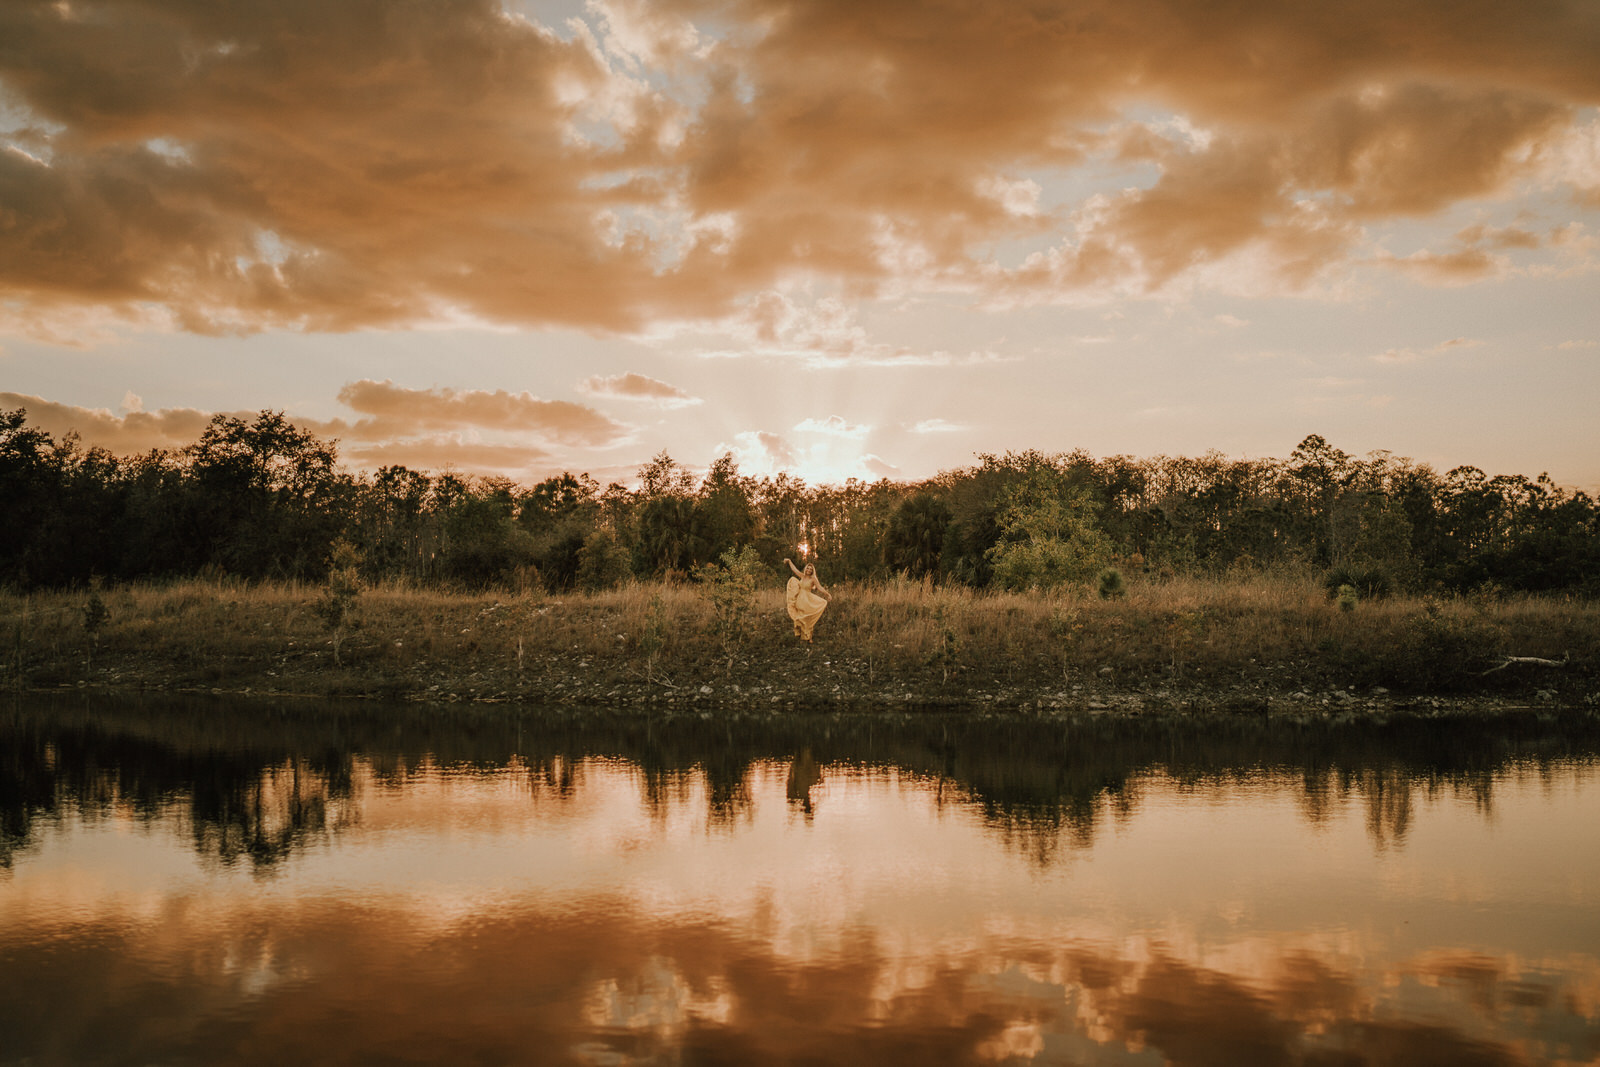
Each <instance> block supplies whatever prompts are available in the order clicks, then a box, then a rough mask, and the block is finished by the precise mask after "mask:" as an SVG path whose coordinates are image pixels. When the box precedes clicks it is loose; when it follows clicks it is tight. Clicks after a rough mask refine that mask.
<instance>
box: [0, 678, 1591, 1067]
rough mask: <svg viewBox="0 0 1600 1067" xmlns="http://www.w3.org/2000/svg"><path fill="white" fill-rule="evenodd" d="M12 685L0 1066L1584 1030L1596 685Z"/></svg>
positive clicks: (1334, 1041) (1210, 1059) (1445, 1046)
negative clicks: (847, 709)
mask: <svg viewBox="0 0 1600 1067" xmlns="http://www.w3.org/2000/svg"><path fill="white" fill-rule="evenodd" d="M7 699H8V700H9V703H4V704H0V1063H3V1064H209V1063H238V1064H255V1063H261V1064H267V1063H271V1064H282V1063H298V1062H314V1063H334V1064H340V1063H351V1064H355V1063H471V1064H522V1063H529V1064H544V1063H550V1064H656V1063H661V1064H690V1063H693V1064H702V1063H703V1064H721V1063H728V1064H736V1063H739V1064H742V1063H754V1064H767V1063H809V1064H842V1063H873V1064H893V1063H907V1064H912V1063H915V1064H930V1063H957V1064H959V1063H985V1064H989V1063H1032V1064H1140V1065H1145V1064H1150V1065H1154V1064H1169V1063H1170V1064H1216V1065H1239V1064H1303V1065H1320V1067H1333V1065H1341V1067H1343V1065H1357V1064H1373V1065H1379V1064H1381V1065H1396V1067H1398V1065H1429V1064H1440V1065H1443V1064H1449V1065H1469V1067H1470V1065H1478V1064H1482V1065H1501V1064H1505V1065H1511V1064H1585V1063H1587V1064H1593V1063H1597V1062H1600V715H1597V713H1595V712H1593V711H1581V710H1565V711H1563V710H1549V711H1541V712H1538V713H1535V712H1532V711H1521V712H1514V713H1505V714H1501V715H1498V716H1491V715H1484V716H1467V715H1452V716H1450V717H1444V718H1439V717H1430V716H1428V715H1421V714H1418V715H1400V714H1395V715H1390V716H1388V717H1387V718H1385V719H1383V720H1381V721H1373V720H1368V719H1362V718H1360V717H1358V716H1353V715H1349V716H1344V717H1326V716H1323V717H1317V716H1307V717H1305V718H1303V719H1295V718H1289V717H1282V716H1277V717H1271V718H1265V717H1262V716H1259V715H1242V714H1241V715H1237V716H1228V715H1213V716H1206V717H1203V718H1202V717H1193V718H1186V717H1180V716H1170V717H1159V716H1152V717H1137V718H1108V717H1104V716H1101V717H1095V716H1091V715H1089V714H1087V713H1085V714H1083V715H1081V716H1067V717H1063V718H1054V719H1041V718H1035V717H1023V716H1008V715H1001V714H980V713H973V714H971V715H965V716H954V715H948V714H914V713H904V714H893V715H888V714H885V715H877V716H872V715H836V716H811V715H805V716H795V715H789V716H785V715H777V714H768V713H766V712H765V711H757V710H755V709H752V710H751V712H750V713H748V714H722V713H719V714H717V715H714V716H710V715H708V716H701V715H698V714H695V715H688V714H680V715H677V716H673V717H667V716H663V715H661V714H654V715H651V714H647V713H645V712H642V711H628V712H621V711H619V712H604V711H600V712H594V713H576V712H573V711H571V710H565V711H555V710H552V711H547V712H539V711H531V710H519V709H509V708H506V707H488V708H485V707H461V708H457V707H447V708H432V709H430V708H421V707H417V706H413V705H396V706H382V705H373V704H370V703H368V704H362V705H359V706H351V705H347V704H320V703H307V702H273V701H245V700H229V699H224V698H198V697H196V698H168V699H161V700H155V699H149V700H146V699H138V700H135V699H131V698H122V699H112V698H106V697H89V696H83V695H78V694H72V695H66V696H62V697H59V698H55V697H52V698H49V699H46V698H44V697H30V696H23V697H18V698H7Z"/></svg>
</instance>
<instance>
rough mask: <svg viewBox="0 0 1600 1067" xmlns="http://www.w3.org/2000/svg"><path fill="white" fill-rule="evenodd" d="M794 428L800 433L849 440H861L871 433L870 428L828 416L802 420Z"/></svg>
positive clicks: (841, 417) (837, 416)
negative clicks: (846, 438) (819, 434)
mask: <svg viewBox="0 0 1600 1067" xmlns="http://www.w3.org/2000/svg"><path fill="white" fill-rule="evenodd" d="M794 428H795V429H796V430H797V431H799V432H800V433H821V434H828V435H829V436H831V437H850V438H862V437H865V436H866V435H867V434H869V433H871V432H872V427H870V426H862V425H857V424H853V423H850V422H847V421H846V420H845V419H844V417H843V416H841V415H829V416H828V417H827V418H825V419H817V418H808V419H802V420H800V421H799V422H798V423H796V424H795V427H794Z"/></svg>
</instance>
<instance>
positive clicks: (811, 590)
mask: <svg viewBox="0 0 1600 1067" xmlns="http://www.w3.org/2000/svg"><path fill="white" fill-rule="evenodd" d="M784 562H785V563H787V564H789V569H790V570H791V571H793V572H794V577H793V578H790V579H789V595H788V602H789V618H791V619H793V620H794V635H795V636H796V637H798V638H800V640H802V641H805V642H806V643H807V644H809V643H810V642H811V628H812V627H813V626H815V625H816V624H817V620H818V619H820V618H822V613H823V612H824V611H825V610H827V607H828V601H830V600H832V599H833V596H832V594H830V593H829V592H828V591H827V590H826V589H824V588H823V587H822V583H821V582H819V581H818V580H817V568H816V566H815V565H814V564H811V563H807V564H806V569H805V570H801V569H800V568H798V567H796V566H795V565H794V562H793V561H792V560H789V559H785V560H784Z"/></svg>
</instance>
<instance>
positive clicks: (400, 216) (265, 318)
mask: <svg viewBox="0 0 1600 1067" xmlns="http://www.w3.org/2000/svg"><path fill="white" fill-rule="evenodd" d="M73 11H74V9H73V8H71V7H68V6H64V5H51V4H43V3H38V4H9V5H5V6H4V7H3V8H0V40H5V41H6V42H7V44H8V46H9V47H7V48H6V50H5V51H4V53H3V54H0V91H4V92H5V93H6V95H7V97H8V104H9V105H10V106H9V107H8V110H7V114H8V118H7V122H8V124H9V127H8V128H7V129H5V130H4V131H0V142H3V149H0V203H3V204H5V206H6V214H5V217H4V222H3V227H4V230H3V236H4V240H3V241H0V291H3V292H4V294H5V305H6V310H5V312H4V317H5V322H6V325H7V328H14V329H26V330H27V331H29V332H30V333H31V334H32V335H34V336H48V337H55V338H59V339H69V340H70V339H80V340H84V339H87V340H90V341H92V340H93V338H95V337H97V336H103V334H100V333H97V332H96V331H103V330H105V329H108V328H111V326H112V325H116V324H121V323H141V324H143V325H144V326H145V327H152V326H153V327H156V328H170V329H180V330H187V331H192V332H198V333H208V334H219V333H239V332H249V331H254V330H262V329H276V328H289V329H304V330H352V329H359V328H367V327H380V328H385V327H398V326H406V325H413V324H417V323H421V322H427V321H439V320H448V321H488V322H498V323H513V324H526V325H566V326H575V327H579V328H583V329H587V330H593V331H601V332H624V333H632V332H638V331H643V330H648V329H650V328H652V327H653V326H656V325H658V324H660V323H663V322H667V321H674V322H683V321H717V320H720V319H723V318H726V317H727V316H730V315H734V314H736V313H738V312H739V311H740V310H741V309H745V308H747V307H749V305H750V302H751V301H752V300H753V299H755V298H757V295H758V294H761V293H765V292H769V291H772V290H774V289H779V288H781V287H783V286H785V285H790V284H798V283H806V282H808V281H817V280H821V281H823V282H826V283H829V284H837V285H838V286H840V287H842V290H843V291H846V292H848V293H850V294H851V295H852V297H853V298H868V297H871V296H874V295H878V294H883V293H889V292H905V291H913V290H917V289H928V290H951V291H958V292H964V293H972V294H977V295H978V297H979V298H980V299H981V300H982V301H984V302H986V303H987V304H988V305H989V306H1007V304H1008V302H1009V303H1016V302H1044V301H1058V300H1072V299H1098V298H1104V297H1106V296H1108V295H1118V294H1145V293H1162V292H1176V291H1182V290H1183V289H1184V288H1185V287H1208V288H1216V289H1220V290H1224V291H1238V292H1249V291H1260V292H1303V291H1309V290H1312V289H1314V288H1315V287H1317V286H1319V285H1324V284H1328V283H1329V279H1330V278H1331V277H1333V276H1334V275H1336V274H1337V273H1338V272H1340V271H1341V270H1345V269H1348V268H1349V267H1351V266H1352V265H1355V264H1359V263H1363V262H1370V261H1372V260H1371V257H1370V256H1369V255H1368V253H1367V250H1366V246H1367V244H1368V242H1369V241H1370V236H1369V228H1370V227H1372V226H1374V225H1378V224H1382V223H1384V222H1386V221H1388V220H1394V219H1415V218H1427V217H1430V216H1435V215H1439V214H1441V213H1443V212H1445V211H1447V210H1448V209H1449V208H1451V207H1453V206H1455V205H1458V204H1462V203H1466V202H1469V201H1475V200H1481V199H1485V198H1492V197H1497V196H1502V195H1505V194H1506V193H1507V192H1508V191H1509V190H1512V189H1513V188H1514V187H1516V185H1517V183H1519V182H1522V183H1528V182H1532V183H1536V184H1537V183H1542V184H1543V185H1544V186H1546V187H1549V188H1554V189H1557V190H1563V191H1568V192H1571V193H1573V194H1575V195H1576V196H1577V197H1579V198H1580V199H1583V198H1587V201H1593V202H1600V199H1597V198H1600V192H1597V189H1600V186H1597V185H1596V179H1595V177H1594V175H1595V174H1596V173H1597V171H1596V168H1595V167H1594V166H1593V165H1592V164H1593V160H1594V159H1595V158H1596V153H1597V152H1600V148H1597V145H1600V133H1597V132H1596V130H1597V128H1600V127H1597V124H1596V123H1595V122H1594V121H1593V119H1592V117H1590V112H1589V111H1587V110H1586V109H1589V108H1592V106H1593V104H1594V103H1595V101H1596V100H1597V99H1600V74H1597V73H1596V70H1597V68H1596V65H1595V64H1594V62H1593V58H1594V55H1595V54H1596V52H1597V51H1600V26H1597V24H1596V23H1595V21H1594V20H1593V19H1588V18H1586V17H1584V15H1583V9H1582V7H1581V5H1578V6H1572V5H1561V4H1536V5H1531V6H1524V7H1522V8H1519V9H1518V10H1517V12H1516V17H1515V18H1514V19H1508V18H1507V17H1506V16H1505V14H1504V12H1502V11H1500V10H1497V9H1493V8H1492V7H1483V8H1480V9H1473V10H1468V11H1464V10H1462V9H1461V7H1460V5H1458V4H1452V3H1449V2H1447V0H1406V2H1403V3H1400V4H1398V5H1387V6H1385V7H1384V8H1383V9H1382V12H1381V17H1380V16H1379V15H1378V14H1376V13H1375V12H1374V10H1373V9H1372V8H1371V7H1370V4H1369V3H1368V0H1339V2H1335V3H1332V4H1323V5H1286V4H1281V3H1277V2H1274V0H1245V2H1243V3H1239V4H1234V5H1231V6H1230V8H1229V10H1228V14H1227V16H1226V19H1225V20H1219V18H1218V16H1217V14H1216V12H1215V10H1214V6H1213V5H1211V4H1209V3H1206V2H1204V0H1132V2H1128V3H1123V2H1120V0H1119V2H1117V3H1112V2H1110V0H1086V2H1085V3H1083V4H1078V5H1074V6H1073V7H1072V8H1071V9H1070V10H1067V9H1063V8H1059V7H1056V6H1053V5H1050V4H1044V5H1032V6H1025V7H1022V8H1019V7H1018V6H1017V5H1015V4H1013V3H1009V2H1007V0H966V2H964V3H956V4H947V5H943V6H941V8H940V9H939V12H938V14H937V15H936V16H932V17H930V16H929V15H928V13H927V12H926V11H925V10H924V9H923V8H922V7H921V6H920V5H914V4H911V3H909V0H884V2H882V3H874V4H872V5H870V10H860V11H857V10H854V9H852V8H850V7H849V6H847V5H844V4H842V3H839V2H838V0H727V2H719V3H712V2H710V0H662V2H660V3H651V4H646V3H642V2H639V0H609V2H604V3H601V2H596V3H592V4H590V5H589V6H588V7H587V9H586V15H585V17H584V18H582V19H574V20H571V21H569V22H568V23H566V24H565V25H564V26H562V27H559V28H551V27H546V26H542V25H540V24H538V23H537V22H534V21H531V20H529V19H527V18H523V17H519V16H512V15H508V14H507V13H506V12H505V11H504V10H503V9H502V6H501V5H500V4H499V3H498V2H496V0H458V2H456V3H451V4H420V5H409V6H403V7H399V8H397V7H395V6H394V5H393V4H390V3H387V2H386V0H342V2H340V3H336V4H326V3H322V4H313V3H309V2H305V0H294V2H286V3H274V4H267V5H249V4H243V5H239V4H234V5H206V4H177V3H163V4H151V3H146V2H143V0H102V2H100V3H97V4H95V5H94V8H93V11H94V17H93V18H86V17H75V16H74V15H73ZM558 30H559V32H558ZM996 86H1004V87H1005V91H1004V92H997V91H996V89H995V87H996ZM1152 113H1154V114H1155V115H1156V116H1157V117H1154V118H1152V117H1150V116H1151V114H1152ZM1130 174H1136V176H1135V177H1131V178H1130V176H1129V175H1130ZM1108 176H1109V177H1108ZM1062 177H1066V178H1071V179H1081V180H1075V181H1072V182H1068V183H1065V184H1070V185H1073V186H1075V187H1082V186H1083V184H1084V183H1085V182H1090V183H1096V184H1095V186H1094V187H1093V190H1092V191H1091V192H1089V193H1087V194H1079V193H1076V192H1075V193H1074V194H1072V195H1073V196H1074V197H1076V199H1073V200H1069V201H1067V202H1065V203H1054V202H1052V201H1051V199H1050V197H1051V196H1052V195H1060V194H1053V193H1051V192H1050V191H1049V190H1051V189H1053V188H1055V187H1057V186H1060V185H1062V184H1064V183H1061V182H1057V181H1055V179H1059V178H1062ZM1041 236H1043V237H1045V238H1047V239H1048V241H1049V248H1050V251H1048V252H1046V253H1041V254H1040V256H1039V258H1038V259H1036V260H1033V261H1030V262H1028V263H1026V264H1023V265H1022V266H1020V267H1016V268H1011V269H1005V268H1001V267H1000V266H998V265H997V263H996V261H995V260H994V258H993V254H992V249H993V248H994V247H995V246H996V245H997V244H998V243H1000V242H1004V241H1007V240H1010V239H1012V238H1019V237H1026V238H1030V239H1033V238H1039V237H1041ZM1483 240H1484V241H1485V242H1486V244H1485V247H1484V248H1478V246H1477V244H1476V243H1474V244H1472V248H1474V249H1477V252H1476V253H1475V254H1474V253H1473V252H1472V251H1471V250H1463V251H1460V252H1457V253H1433V254H1431V258H1430V257H1429V256H1423V257H1421V258H1413V257H1404V258H1400V259H1397V260H1394V261H1393V265H1396V266H1398V267H1399V268H1400V269H1405V270H1409V271H1410V272H1411V273H1413V274H1414V275H1415V276H1417V277H1419V278H1421V279H1423V280H1424V281H1427V282H1429V283H1452V282H1462V281H1467V280H1472V279H1481V278H1484V277H1489V276H1492V275H1493V273H1494V272H1493V270H1492V269H1490V267H1491V266H1492V263H1487V264H1486V261H1485V259H1484V258H1483V257H1484V256H1486V255H1488V254H1489V253H1491V252H1493V251H1494V250H1495V249H1496V248H1500V249H1506V248H1517V249H1523V250H1526V251H1530V252H1531V251H1536V250H1537V249H1536V248H1535V246H1534V245H1532V244H1529V243H1527V238H1526V237H1524V236H1520V235H1518V234H1515V233H1505V234H1500V235H1496V236H1490V235H1487V234H1486V235H1484V237H1483ZM1505 242H1511V243H1509V244H1507V243H1505ZM1518 242H1521V243H1518ZM1485 249H1487V251H1486V250H1485ZM822 325H823V326H824V327H825V325H826V324H825V323H824V324H822ZM778 336H781V334H779V335H778ZM795 340H796V341H798V343H799V344H800V347H801V349H802V350H804V351H807V352H810V353H812V354H813V355H814V356H815V358H818V359H853V358H860V357H862V356H868V357H872V356H884V355H885V352H883V351H881V350H880V349H878V348H875V347H873V346H871V345H870V344H865V347H862V345H863V343H862V342H860V341H859V339H852V336H851V334H850V331H849V329H848V328H845V329H844V331H843V333H835V334H831V335H830V334H828V333H827V332H826V330H825V329H824V332H823V333H822V334H818V335H815V336H812V337H810V338H809V339H808V338H806V337H804V336H801V337H798V338H796V339H795ZM769 343H774V344H776V343H777V342H776V341H773V340H771V339H769ZM886 354H887V356H888V357H889V358H893V357H894V356H895V355H897V353H896V351H895V350H893V349H890V350H888V351H887V353H886Z"/></svg>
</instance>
